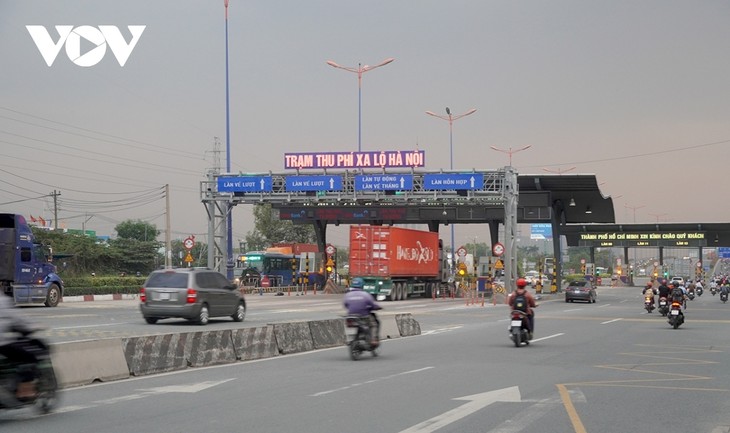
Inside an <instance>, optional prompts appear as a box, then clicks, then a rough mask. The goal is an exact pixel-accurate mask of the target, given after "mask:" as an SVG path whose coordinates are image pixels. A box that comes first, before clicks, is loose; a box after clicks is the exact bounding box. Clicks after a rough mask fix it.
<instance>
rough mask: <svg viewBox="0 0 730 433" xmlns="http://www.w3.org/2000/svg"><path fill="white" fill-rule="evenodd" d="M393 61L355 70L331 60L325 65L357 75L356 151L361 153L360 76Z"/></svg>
mask: <svg viewBox="0 0 730 433" xmlns="http://www.w3.org/2000/svg"><path fill="white" fill-rule="evenodd" d="M393 60H395V59H394V58H392V57H389V58H387V59H385V60H383V61H382V62H380V63H378V64H377V65H375V66H369V65H364V66H363V65H362V63H358V64H357V68H351V67H347V66H340V65H338V64H337V63H335V62H333V61H332V60H327V64H328V65H330V66H332V67H333V68H338V69H344V70H345V71H350V72H354V73H356V74H357V151H358V152H360V151H362V74H364V73H365V72H367V71H372V70H373V69H375V68H379V67H381V66H385V65H387V64H388V63H390V62H392V61H393Z"/></svg>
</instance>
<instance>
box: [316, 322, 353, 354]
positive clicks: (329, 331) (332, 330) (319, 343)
mask: <svg viewBox="0 0 730 433" xmlns="http://www.w3.org/2000/svg"><path fill="white" fill-rule="evenodd" d="M309 331H310V333H311V334H312V344H313V345H314V348H315V349H324V348H327V347H334V346H342V345H344V344H345V343H347V337H346V335H345V319H329V320H313V321H311V322H309Z"/></svg>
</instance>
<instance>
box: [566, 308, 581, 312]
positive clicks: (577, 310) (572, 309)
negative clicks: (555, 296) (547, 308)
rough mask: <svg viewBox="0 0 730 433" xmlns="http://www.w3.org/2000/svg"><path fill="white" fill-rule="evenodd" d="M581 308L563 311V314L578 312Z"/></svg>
mask: <svg viewBox="0 0 730 433" xmlns="http://www.w3.org/2000/svg"><path fill="white" fill-rule="evenodd" d="M580 310H582V308H571V309H570V310H563V312H564V313H569V312H571V311H580Z"/></svg>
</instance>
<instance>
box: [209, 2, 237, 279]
mask: <svg viewBox="0 0 730 433" xmlns="http://www.w3.org/2000/svg"><path fill="white" fill-rule="evenodd" d="M223 6H224V7H225V9H226V173H230V172H231V109H230V107H231V105H230V97H229V85H228V0H223ZM232 214H233V205H231V204H230V203H229V204H228V205H227V206H226V257H225V259H226V277H227V278H228V279H229V280H232V279H233V217H232ZM209 241H210V240H209ZM210 242H212V241H210Z"/></svg>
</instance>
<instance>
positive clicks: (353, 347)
mask: <svg viewBox="0 0 730 433" xmlns="http://www.w3.org/2000/svg"><path fill="white" fill-rule="evenodd" d="M376 327H377V324H376V323H375V319H374V318H373V317H372V316H370V315H368V316H345V332H346V334H347V349H348V351H349V352H350V358H351V359H352V360H353V361H357V360H358V359H360V356H361V355H362V354H363V352H370V353H371V354H372V355H373V357H375V356H378V349H379V348H380V341H376V342H375V343H373V338H372V331H373V330H375V328H376Z"/></svg>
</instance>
